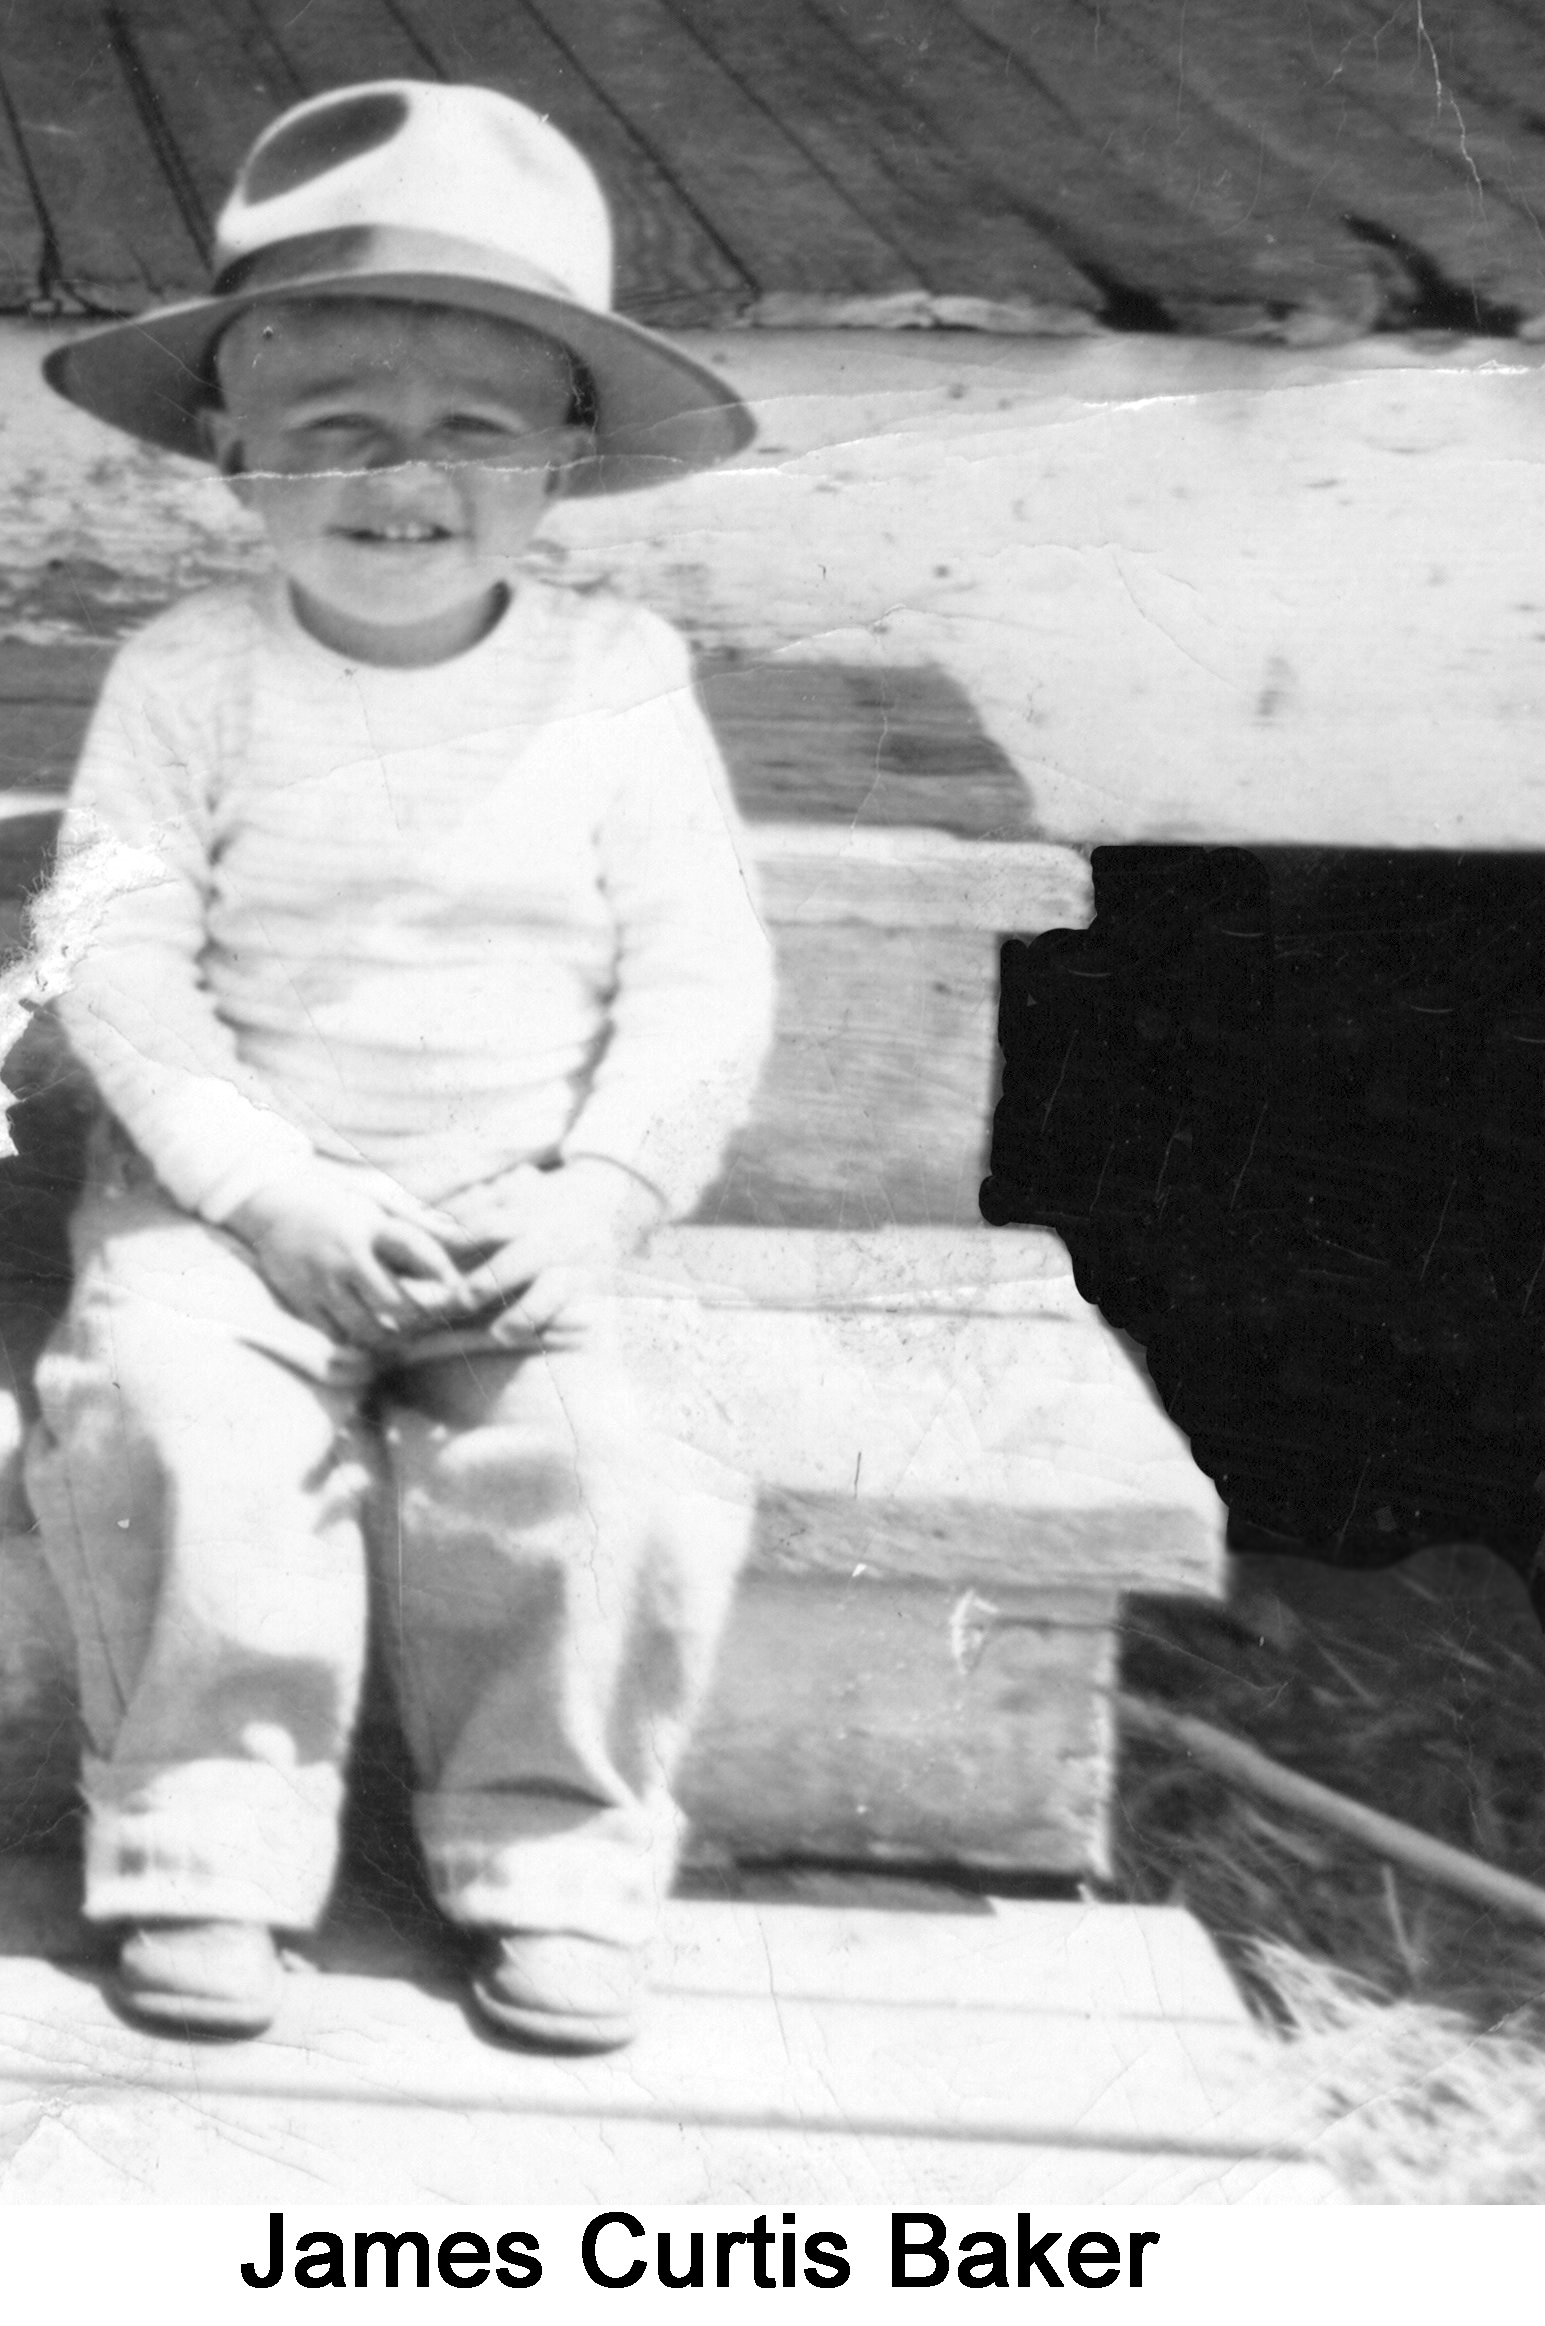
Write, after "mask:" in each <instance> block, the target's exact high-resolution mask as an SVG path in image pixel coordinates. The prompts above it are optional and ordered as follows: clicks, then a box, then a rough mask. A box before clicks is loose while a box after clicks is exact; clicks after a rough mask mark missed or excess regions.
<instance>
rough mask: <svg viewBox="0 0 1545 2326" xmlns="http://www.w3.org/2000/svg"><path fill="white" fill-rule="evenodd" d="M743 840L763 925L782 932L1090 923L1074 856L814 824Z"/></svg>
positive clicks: (771, 829) (756, 830)
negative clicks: (825, 926) (749, 850)
mask: <svg viewBox="0 0 1545 2326" xmlns="http://www.w3.org/2000/svg"><path fill="white" fill-rule="evenodd" d="M751 841H752V846H753V848H754V849H755V852H756V861H757V869H758V872H759V874H760V878H761V887H762V897H763V902H764V906H765V909H766V913H767V918H768V920H769V921H770V922H772V923H773V924H774V925H775V926H776V927H778V928H780V929H786V928H793V927H798V926H802V925H811V924H815V923H821V922H839V923H844V924H846V925H847V926H849V927H855V926H862V927H865V928H874V929H917V930H925V929H986V930H991V931H994V932H998V931H1002V932H1009V931H1013V932H1015V933H1017V934H1020V935H1028V934H1030V933H1032V932H1034V933H1037V934H1038V933H1039V932H1040V931H1041V930H1043V929H1060V928H1082V927H1083V926H1084V925H1085V923H1086V922H1087V920H1088V918H1089V913H1090V906H1091V899H1092V893H1093V892H1092V887H1091V883H1090V876H1089V867H1088V864H1087V863H1086V861H1085V859H1084V858H1083V857H1082V856H1081V855H1079V854H1078V852H1077V851H1076V850H1075V849H1072V848H1056V847H1049V846H1046V845H1044V844H1038V843H1037V842H1035V841H1028V840H999V841H994V840H956V839H954V838H952V837H950V836H949V835H947V834H945V833H942V832H937V831H880V832H873V831H866V830H863V829H860V830H857V831H843V830H840V829H838V830H832V829H830V828H829V827H827V828H823V827H822V826H821V825H819V824H814V823H811V824H757V825H754V826H753V827H752V832H751Z"/></svg>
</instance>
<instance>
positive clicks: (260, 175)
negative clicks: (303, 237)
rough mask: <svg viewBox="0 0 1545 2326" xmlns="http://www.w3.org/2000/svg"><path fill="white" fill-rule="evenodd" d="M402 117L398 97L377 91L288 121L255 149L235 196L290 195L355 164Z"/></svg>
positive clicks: (403, 106) (403, 103)
mask: <svg viewBox="0 0 1545 2326" xmlns="http://www.w3.org/2000/svg"><path fill="white" fill-rule="evenodd" d="M407 118H408V105H407V100H406V98H404V97H398V96H395V95H388V94H387V93H386V92H384V91H377V92H376V93H374V94H373V95H369V96H362V97H340V98H339V100H338V102H337V103H336V104H335V105H323V106H320V107H319V108H318V109H317V111H316V112H315V113H308V114H307V115H306V116H305V117H304V119H302V120H300V121H296V122H292V123H291V125H290V127H289V128H288V129H281V130H279V131H278V132H277V133H276V134H275V135H274V136H273V137H271V138H269V139H268V141H267V143H266V144H265V145H262V146H260V147H259V149H258V151H257V152H256V153H255V154H254V155H253V157H252V159H251V161H250V162H249V163H248V165H247V167H246V169H245V170H244V171H243V172H242V177H241V191H242V194H243V197H244V198H245V200H247V201H248V202H272V201H275V200H277V198H278V197H279V195H281V194H293V193H294V191H295V189H296V187H297V186H305V185H309V184H310V182H311V180H312V179H313V178H321V177H325V176H326V174H327V172H328V171H329V170H336V169H338V168H339V167H340V166H341V165H342V164H343V163H344V162H352V161H357V160H358V159H359V157H360V155H361V154H363V153H372V152H373V151H374V150H375V148H376V147H377V146H380V145H385V144H386V143H387V142H388V141H389V140H390V139H391V138H394V137H395V136H396V135H397V132H398V130H399V129H401V127H402V125H403V123H404V122H405V121H406V120H407Z"/></svg>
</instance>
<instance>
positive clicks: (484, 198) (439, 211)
mask: <svg viewBox="0 0 1545 2326" xmlns="http://www.w3.org/2000/svg"><path fill="white" fill-rule="evenodd" d="M360 227H377V228H380V227H398V228H403V229H406V230H408V231H410V232H412V231H418V232H424V233H437V234H444V235H448V236H454V237H455V238H457V239H458V240H460V241H462V242H465V243H476V244H481V245H482V246H483V247H484V248H485V249H486V250H488V251H490V252H498V253H500V254H502V256H503V257H504V259H505V260H506V261H507V263H508V265H509V266H510V268H511V270H512V272H514V274H515V275H516V277H517V279H519V278H520V277H524V278H525V279H527V280H533V281H538V282H545V283H547V284H549V285H551V287H552V288H553V289H554V290H555V291H556V292H558V293H559V294H560V295H561V296H564V297H567V298H570V299H574V300H577V301H578V302H579V303H580V304H581V305H583V306H586V307H591V308H595V309H598V310H600V311H602V312H604V311H605V310H606V309H608V308H609V307H610V305H611V301H612V237H611V221H610V218H609V216H608V213H607V208H606V200H605V196H604V195H603V194H602V192H601V189H600V186H599V185H598V184H597V182H596V178H595V174H594V172H593V171H592V170H591V168H590V165H589V163H588V162H587V161H586V160H585V158H584V156H583V155H582V154H580V153H579V152H577V151H576V149H575V148H574V147H573V146H572V145H571V144H570V143H569V141H568V139H567V138H566V137H564V136H563V134H562V133H561V131H559V130H556V129H554V128H553V127H552V125H551V123H550V122H547V121H544V120H543V119H542V117H541V115H540V114H538V113H533V112H532V111H531V109H530V108H529V107H528V106H525V105H521V104H518V103H517V102H516V101H515V99H514V98H512V97H504V96H501V95H500V94H499V93H498V92H497V91H496V90H493V89H480V88H470V87H466V86H447V85H445V84H443V83H441V82H437V81H371V82H367V83H365V84H363V85H362V86H356V87H353V88H349V89H339V90H332V91H329V92H327V93H326V94H324V95H323V96H320V97H312V98H309V99H307V101H306V102H305V103H304V104H302V105H296V106H292V107H291V109H290V111H289V112H287V113H282V114H281V115H280V116H279V118H278V120H277V121H275V122H273V123H272V124H271V125H270V127H269V128H268V129H266V130H265V131H264V133H263V135H262V136H261V137H260V138H259V139H258V141H257V143H256V145H255V146H254V147H253V148H252V151H251V152H250V154H249V155H248V156H247V159H246V161H245V162H244V163H243V165H242V168H241V171H240V174H239V175H238V177H237V180H236V184H235V187H234V189H233V191H232V193H231V197H230V199H229V201H228V202H227V203H226V205H225V208H224V209H223V210H222V211H221V213H220V217H219V220H218V222H217V225H216V236H217V248H216V256H215V265H216V270H217V272H223V270H224V269H226V268H228V267H230V266H231V265H233V264H234V263H235V262H236V261H237V260H240V259H245V258H249V257H250V256H251V255H252V254H253V253H255V252H257V251H259V250H262V249H265V248H267V247H268V246H269V245H271V244H274V243H279V242H285V241H288V240H291V239H292V238H294V237H296V236H300V235H314V234H325V233H329V232H334V231H337V230H339V229H351V228H353V229H357V228H360Z"/></svg>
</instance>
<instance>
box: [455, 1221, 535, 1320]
mask: <svg viewBox="0 0 1545 2326" xmlns="http://www.w3.org/2000/svg"><path fill="white" fill-rule="evenodd" d="M540 1268H541V1261H540V1259H539V1257H538V1255H537V1254H536V1253H535V1252H533V1251H532V1250H531V1248H530V1245H529V1244H528V1242H527V1240H526V1239H525V1238H524V1237H518V1238H517V1239H516V1241H515V1242H514V1243H510V1244H501V1245H500V1247H499V1249H498V1251H497V1252H494V1253H492V1254H491V1255H490V1256H489V1258H488V1259H486V1260H483V1261H480V1262H479V1264H478V1265H477V1267H476V1268H471V1269H469V1270H468V1271H467V1274H466V1276H465V1277H464V1278H463V1282H464V1284H465V1285H466V1289H467V1299H468V1303H469V1305H470V1306H471V1307H473V1308H493V1307H495V1306H497V1305H498V1304H499V1303H500V1302H501V1301H507V1300H510V1299H512V1298H513V1297H514V1295H515V1294H516V1293H524V1291H525V1288H526V1286H527V1285H528V1284H530V1282H531V1280H532V1278H533V1277H534V1276H536V1275H537V1274H538V1273H539V1271H540Z"/></svg>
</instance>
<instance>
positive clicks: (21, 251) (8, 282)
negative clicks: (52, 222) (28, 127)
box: [0, 80, 58, 313]
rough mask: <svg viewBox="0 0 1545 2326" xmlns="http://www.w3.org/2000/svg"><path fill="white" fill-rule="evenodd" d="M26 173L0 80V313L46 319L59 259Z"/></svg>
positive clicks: (26, 163)
mask: <svg viewBox="0 0 1545 2326" xmlns="http://www.w3.org/2000/svg"><path fill="white" fill-rule="evenodd" d="M28 170H29V163H28V157H27V156H26V155H25V154H24V153H23V151H22V148H21V145H20V143H19V141H18V138H17V134H16V124H15V119H14V116H13V113H12V109H11V102H10V97H9V93H8V91H7V89H6V87H5V85H4V82H3V80H0V307H8V308H10V309H12V310H13V311H14V310H17V309H21V310H22V311H27V310H33V311H35V312H38V313H46V312H47V311H48V310H49V308H50V307H51V305H52V303H53V301H54V299H55V297H56V296H57V291H56V277H57V273H58V254H57V252H56V251H55V249H54V247H53V242H52V238H51V236H50V235H49V233H48V232H47V231H46V228H45V223H44V219H43V216H42V213H41V211H40V209H39V205H38V198H37V190H36V186H35V183H34V181H33V180H32V179H31V178H30V177H29V174H28Z"/></svg>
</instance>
